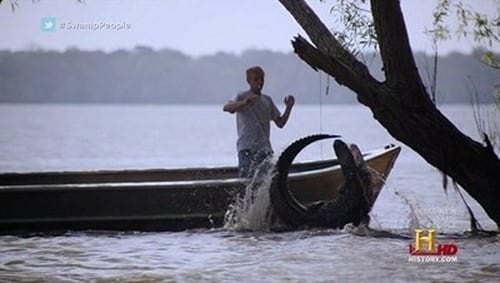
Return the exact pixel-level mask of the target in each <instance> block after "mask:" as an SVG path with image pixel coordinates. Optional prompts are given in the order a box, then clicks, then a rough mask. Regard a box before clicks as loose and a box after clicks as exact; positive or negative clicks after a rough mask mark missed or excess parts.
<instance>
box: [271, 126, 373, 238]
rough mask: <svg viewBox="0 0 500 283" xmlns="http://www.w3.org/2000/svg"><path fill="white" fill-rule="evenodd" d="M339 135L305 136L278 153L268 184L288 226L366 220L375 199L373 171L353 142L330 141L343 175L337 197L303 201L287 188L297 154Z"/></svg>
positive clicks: (323, 225)
mask: <svg viewBox="0 0 500 283" xmlns="http://www.w3.org/2000/svg"><path fill="white" fill-rule="evenodd" d="M338 137H339V136H337V135H326V134H319V135H311V136H307V137H304V138H302V139H299V140H297V141H295V142H294V143H292V144H291V145H290V146H288V147H287V148H286V149H285V150H284V151H283V153H282V154H281V155H280V157H279V159H278V162H277V163H276V168H275V170H276V173H275V175H274V176H273V179H272V182H271V186H270V199H271V203H272V205H273V208H274V211H275V212H276V214H277V215H278V217H279V219H281V220H282V222H284V223H285V224H286V225H287V227H289V228H301V227H304V228H313V227H318V228H333V229H341V228H343V227H344V226H345V225H346V224H348V223H352V224H353V225H355V226H358V225H359V224H360V223H362V222H363V223H367V222H368V221H369V216H368V213H369V212H370V210H371V208H372V206H373V202H374V201H375V197H374V196H373V193H372V190H371V182H372V173H370V171H369V170H368V168H367V165H366V163H365V161H364V160H363V156H362V155H361V152H360V150H359V148H358V147H357V146H356V145H354V144H352V145H350V146H348V145H347V144H346V143H345V142H343V141H342V140H340V139H336V140H335V141H334V143H333V148H334V151H335V154H336V155H337V157H338V160H339V163H340V166H341V168H342V173H343V175H344V183H343V184H342V185H340V187H339V188H338V190H339V196H338V198H336V199H334V200H320V201H316V202H313V203H311V204H302V203H300V202H299V201H298V200H297V199H296V198H295V197H294V196H293V194H292V193H291V192H290V189H289V187H288V182H287V179H288V171H289V168H290V165H291V164H292V161H293V160H294V158H295V157H296V156H297V155H298V153H299V152H300V151H301V150H302V149H304V148H305V147H306V146H307V145H309V144H311V143H313V142H315V141H319V140H323V139H331V138H338Z"/></svg>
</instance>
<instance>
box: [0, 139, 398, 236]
mask: <svg viewBox="0 0 500 283" xmlns="http://www.w3.org/2000/svg"><path fill="white" fill-rule="evenodd" d="M400 150H401V148H400V147H399V146H396V145H392V144H390V145H387V146H384V147H383V148H380V149H377V150H372V151H367V152H364V153H363V157H364V159H365V161H366V163H367V165H368V166H369V167H370V168H371V169H373V170H375V171H376V172H377V174H378V175H379V176H380V178H377V179H376V180H375V181H374V182H373V190H374V192H375V193H376V194H375V195H378V193H379V192H380V190H381V189H382V187H383V185H384V181H385V179H386V178H387V177H388V175H389V173H390V171H391V169H392V168H393V165H394V162H395V161H396V159H397V157H398V155H399V152H400ZM289 172H290V173H289V177H288V182H289V188H290V191H291V192H292V193H293V195H294V196H295V198H296V199H297V200H298V201H300V202H301V203H304V204H307V203H311V202H314V201H317V200H325V199H334V198H336V197H337V195H338V192H337V190H336V188H338V187H339V185H340V184H341V183H342V181H343V175H342V172H341V170H340V166H339V163H338V161H337V160H336V159H326V160H319V161H305V162H298V163H294V164H292V166H291V168H290V171H289ZM248 184H249V180H248V179H243V178H238V169H237V167H204V168H202V167H200V168H176V169H135V170H98V171H62V172H29V173H1V174H0V233H2V234H13V233H14V234H19V233H47V232H49V233H50V232H52V233H64V232H65V231H78V230H113V231H181V230H186V229H196V228H217V227H221V226H222V225H223V219H224V214H225V213H226V211H227V209H228V207H229V205H230V204H231V203H232V202H233V201H234V200H235V198H236V196H237V195H241V194H242V193H244V192H245V187H246V186H247V185H248Z"/></svg>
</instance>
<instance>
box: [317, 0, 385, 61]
mask: <svg viewBox="0 0 500 283" xmlns="http://www.w3.org/2000/svg"><path fill="white" fill-rule="evenodd" d="M320 1H321V2H326V1H325V0H320ZM335 2H336V4H334V5H332V7H331V9H330V13H331V14H332V16H333V19H334V21H335V22H334V23H335V26H336V28H335V29H332V30H331V32H332V33H333V35H335V37H336V38H337V40H339V42H340V43H341V44H342V46H343V47H344V48H345V49H347V50H348V51H350V52H351V53H352V54H354V55H355V56H356V55H359V54H360V53H361V52H363V51H367V50H368V49H370V48H375V49H376V48H377V36H376V33H375V26H374V24H373V18H372V15H371V12H370V10H369V7H368V6H367V4H366V1H365V0H335Z"/></svg>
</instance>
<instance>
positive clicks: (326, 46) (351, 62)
mask: <svg viewBox="0 0 500 283" xmlns="http://www.w3.org/2000/svg"><path fill="white" fill-rule="evenodd" d="M280 3H281V4H282V5H283V6H284V7H285V8H286V9H287V10H288V11H289V12H290V14H291V15H292V16H293V17H294V18H295V20H296V21H297V22H298V23H299V24H300V25H301V26H302V28H303V29H304V31H305V32H306V33H307V35H308V36H309V38H310V39H311V41H312V42H313V44H314V45H315V46H316V48H315V47H313V46H311V45H310V44H309V43H307V41H306V40H305V39H303V38H301V37H300V38H297V39H296V40H295V41H294V47H295V52H296V53H297V54H298V55H299V56H300V57H301V58H302V59H304V60H305V61H306V62H308V64H309V65H311V66H315V67H319V68H320V69H322V70H324V71H325V72H327V73H328V74H330V75H332V76H333V77H335V79H336V80H337V82H339V83H340V84H343V85H345V86H347V87H348V88H350V89H351V90H353V91H355V92H356V93H357V94H358V96H359V97H358V99H359V98H361V97H362V96H366V95H368V93H373V92H371V91H369V90H368V89H366V87H368V86H370V85H374V84H377V83H378V81H377V80H376V79H375V78H373V77H372V76H371V74H370V72H369V71H368V68H367V67H366V65H365V64H363V63H362V62H360V61H358V60H357V59H356V57H354V55H352V54H351V53H350V52H349V51H347V50H346V49H345V48H343V47H342V45H341V44H340V43H339V41H338V40H337V39H336V38H335V37H334V36H333V34H332V33H331V32H330V31H329V30H328V28H327V27H326V26H325V25H324V24H323V22H321V20H320V19H319V18H318V16H317V15H316V14H315V13H314V11H313V10H312V9H311V8H310V7H309V6H308V5H307V3H306V2H305V1H304V0H280ZM306 43H307V44H306ZM308 45H309V46H308ZM299 47H300V48H299ZM313 49H314V50H313ZM306 53H307V54H306ZM306 58H308V59H306ZM314 58H315V59H314ZM318 58H323V59H322V60H326V61H325V62H321V60H320V59H318ZM311 62H314V64H312V63H311ZM331 65H334V66H331ZM315 67H313V68H314V69H316V68H315Z"/></svg>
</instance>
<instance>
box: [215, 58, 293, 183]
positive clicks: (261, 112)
mask: <svg viewBox="0 0 500 283" xmlns="http://www.w3.org/2000/svg"><path fill="white" fill-rule="evenodd" d="M246 78H247V82H248V85H249V86H250V89H249V90H247V91H243V92H240V93H238V94H237V95H236V96H235V97H233V98H232V99H231V100H229V101H228V102H227V103H226V104H225V105H224V108H223V110H224V111H226V112H229V113H231V114H234V113H236V127H237V130H238V141H237V143H236V147H237V150H238V167H239V175H240V177H245V178H249V177H252V176H253V174H254V173H255V170H256V169H257V167H258V166H259V165H260V164H261V163H262V162H263V161H265V160H266V159H267V158H268V157H270V156H272V154H273V150H272V147H271V141H270V122H271V121H274V123H275V124H276V126H278V128H283V127H284V126H285V124H286V123H287V121H288V118H289V117H290V112H291V111H292V107H293V105H294V103H295V98H294V97H293V96H292V95H288V96H286V97H285V99H284V103H285V106H286V108H285V112H284V113H283V114H281V113H280V111H279V110H278V108H277V107H276V105H275V104H274V102H273V100H272V98H271V97H270V96H268V95H266V94H263V93H262V92H261V91H262V87H263V86H264V70H263V69H262V68H261V67H259V66H255V67H251V68H249V69H247V70H246Z"/></svg>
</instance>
